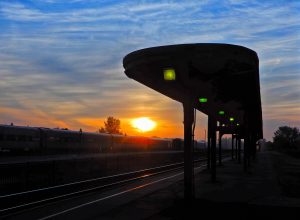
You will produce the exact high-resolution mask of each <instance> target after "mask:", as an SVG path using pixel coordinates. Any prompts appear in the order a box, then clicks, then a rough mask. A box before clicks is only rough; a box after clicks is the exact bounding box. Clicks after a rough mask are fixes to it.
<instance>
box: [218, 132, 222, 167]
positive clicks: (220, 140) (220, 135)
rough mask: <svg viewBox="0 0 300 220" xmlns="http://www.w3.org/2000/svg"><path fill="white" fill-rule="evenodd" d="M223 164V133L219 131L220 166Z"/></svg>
mask: <svg viewBox="0 0 300 220" xmlns="http://www.w3.org/2000/svg"><path fill="white" fill-rule="evenodd" d="M221 165H222V133H221V131H219V166H221Z"/></svg>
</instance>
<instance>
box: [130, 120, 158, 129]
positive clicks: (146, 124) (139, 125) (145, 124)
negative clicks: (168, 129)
mask: <svg viewBox="0 0 300 220" xmlns="http://www.w3.org/2000/svg"><path fill="white" fill-rule="evenodd" d="M131 125H132V127H134V128H136V129H138V130H139V131H140V132H146V131H151V130H153V129H154V128H155V126H156V123H155V122H154V121H152V120H151V119H149V118H147V117H142V118H136V119H133V120H132V122H131Z"/></svg>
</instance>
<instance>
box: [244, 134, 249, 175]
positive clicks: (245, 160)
mask: <svg viewBox="0 0 300 220" xmlns="http://www.w3.org/2000/svg"><path fill="white" fill-rule="evenodd" d="M248 148H249V134H246V135H245V139H244V160H243V162H244V171H245V172H247V171H248Z"/></svg>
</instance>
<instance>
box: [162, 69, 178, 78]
mask: <svg viewBox="0 0 300 220" xmlns="http://www.w3.org/2000/svg"><path fill="white" fill-rule="evenodd" d="M175 79H176V73H175V70H174V69H164V80H166V81H172V80H175Z"/></svg>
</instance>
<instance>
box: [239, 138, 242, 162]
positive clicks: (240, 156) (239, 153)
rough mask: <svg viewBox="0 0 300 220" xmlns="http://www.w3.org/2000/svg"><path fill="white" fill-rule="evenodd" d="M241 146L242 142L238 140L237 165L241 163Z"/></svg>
mask: <svg viewBox="0 0 300 220" xmlns="http://www.w3.org/2000/svg"><path fill="white" fill-rule="evenodd" d="M241 144H242V141H241V139H240V138H239V142H238V161H239V163H241Z"/></svg>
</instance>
